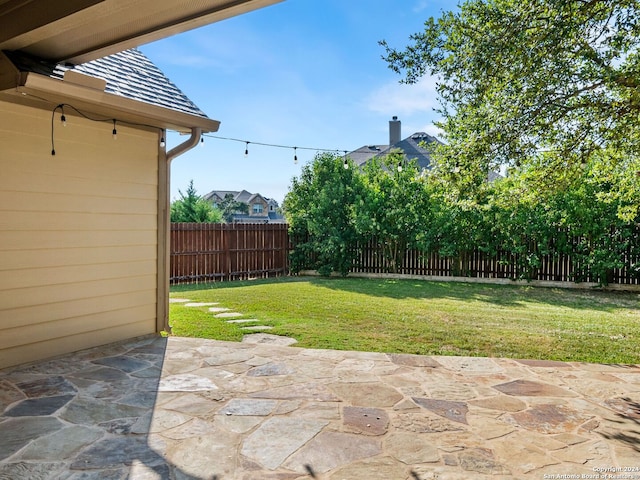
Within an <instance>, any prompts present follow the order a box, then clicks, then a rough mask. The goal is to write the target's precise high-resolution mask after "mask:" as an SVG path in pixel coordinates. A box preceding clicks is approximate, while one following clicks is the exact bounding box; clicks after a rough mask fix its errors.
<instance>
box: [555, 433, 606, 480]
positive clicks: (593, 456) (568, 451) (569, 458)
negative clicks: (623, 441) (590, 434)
mask: <svg viewBox="0 0 640 480" xmlns="http://www.w3.org/2000/svg"><path fill="white" fill-rule="evenodd" d="M552 455H553V457H554V458H555V459H556V460H557V461H558V462H570V463H576V459H580V463H583V464H585V465H588V464H593V465H598V466H602V465H613V463H609V462H610V461H611V460H612V452H611V450H610V449H609V447H608V445H607V443H605V442H604V441H595V442H594V441H588V442H583V443H579V444H576V445H570V446H568V447H567V448H563V449H561V450H556V451H554V452H552ZM592 473H593V471H592Z"/></svg>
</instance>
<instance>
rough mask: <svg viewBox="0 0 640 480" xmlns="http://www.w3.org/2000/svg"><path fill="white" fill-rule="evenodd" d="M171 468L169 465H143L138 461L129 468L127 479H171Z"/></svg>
mask: <svg viewBox="0 0 640 480" xmlns="http://www.w3.org/2000/svg"><path fill="white" fill-rule="evenodd" d="M171 470H172V468H170V467H169V465H166V464H162V465H153V466H149V465H145V464H144V463H143V462H140V461H139V460H134V461H133V462H132V464H131V467H130V468H129V477H128V478H131V479H135V480H162V479H164V478H171Z"/></svg>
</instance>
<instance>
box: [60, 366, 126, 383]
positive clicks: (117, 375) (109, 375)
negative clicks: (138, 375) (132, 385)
mask: <svg viewBox="0 0 640 480" xmlns="http://www.w3.org/2000/svg"><path fill="white" fill-rule="evenodd" d="M70 377H71V378H81V379H84V380H97V381H101V382H108V383H110V382H121V381H126V380H128V379H129V377H128V375H127V374H126V373H124V372H123V371H122V370H118V369H117V368H111V367H96V368H90V369H87V370H82V371H80V372H74V373H73V374H71V375H70Z"/></svg>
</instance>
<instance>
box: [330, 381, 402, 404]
mask: <svg viewBox="0 0 640 480" xmlns="http://www.w3.org/2000/svg"><path fill="white" fill-rule="evenodd" d="M329 387H330V388H331V390H333V391H334V393H335V394H336V395H337V396H338V397H340V398H341V399H342V400H344V401H345V402H348V403H350V404H351V405H357V406H364V407H392V406H393V405H395V404H396V403H398V402H399V401H400V400H402V399H403V396H402V394H401V393H399V392H398V391H397V390H396V389H395V388H391V387H388V386H386V385H382V384H381V383H380V382H377V383H333V384H331V385H329Z"/></svg>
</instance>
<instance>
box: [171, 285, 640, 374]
mask: <svg viewBox="0 0 640 480" xmlns="http://www.w3.org/2000/svg"><path fill="white" fill-rule="evenodd" d="M171 297H174V298H188V299H190V300H192V301H198V302H219V304H220V305H219V306H222V307H227V308H230V309H232V310H233V311H237V312H240V313H242V314H243V315H244V318H256V319H259V320H260V322H259V323H260V324H261V325H269V326H273V327H274V328H273V330H270V331H269V333H274V334H279V335H287V336H290V337H293V338H295V339H297V340H298V342H299V343H298V346H300V347H309V348H331V349H338V350H362V351H376V352H402V353H417V354H425V355H468V356H487V357H509V358H527V359H549V360H566V361H585V362H602V363H619V364H631V363H633V364H636V363H640V294H638V293H622V292H602V291H595V290H590V291H583V290H564V289H552V288H536V287H531V286H499V285H480V284H466V283H453V282H423V281H415V280H377V279H376V280H369V279H360V278H331V279H328V278H316V277H301V278H297V277H291V278H282V279H273V280H255V281H250V282H225V283H215V284H204V285H202V284H201V285H189V286H175V287H172V289H171ZM170 318H171V325H172V327H173V334H174V335H178V336H191V337H202V338H212V339H218V340H238V341H239V340H241V339H242V335H243V334H244V333H245V332H243V331H242V330H241V329H240V327H239V326H237V325H234V324H228V323H226V322H225V321H224V320H221V319H217V318H214V317H213V314H211V313H209V311H208V308H206V307H196V308H194V307H185V306H183V305H180V304H175V303H174V304H172V305H171V317H170Z"/></svg>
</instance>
